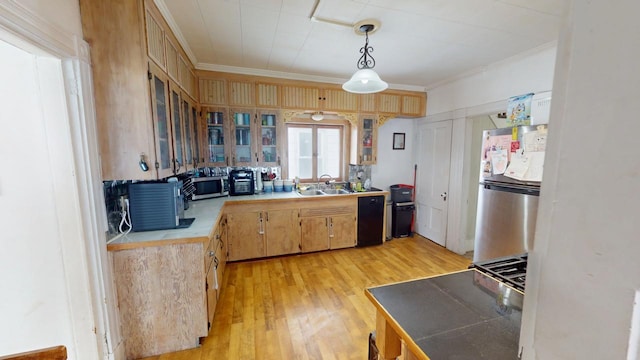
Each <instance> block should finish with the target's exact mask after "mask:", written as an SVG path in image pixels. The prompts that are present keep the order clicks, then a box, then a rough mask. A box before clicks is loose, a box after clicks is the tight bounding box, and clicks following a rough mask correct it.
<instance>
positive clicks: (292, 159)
mask: <svg viewBox="0 0 640 360" xmlns="http://www.w3.org/2000/svg"><path fill="white" fill-rule="evenodd" d="M342 133H343V127H342V126H335V125H303V124H292V125H288V127H287V135H288V136H287V138H288V147H287V148H288V152H289V169H288V170H289V171H288V174H289V177H290V178H293V177H296V176H298V177H299V178H300V179H301V180H307V181H317V180H318V178H319V177H320V176H321V175H324V174H328V175H330V176H331V177H332V178H334V179H342V169H343V166H342V161H343V160H342V159H343V156H342V154H343V152H342V151H343V150H342V143H343V141H342Z"/></svg>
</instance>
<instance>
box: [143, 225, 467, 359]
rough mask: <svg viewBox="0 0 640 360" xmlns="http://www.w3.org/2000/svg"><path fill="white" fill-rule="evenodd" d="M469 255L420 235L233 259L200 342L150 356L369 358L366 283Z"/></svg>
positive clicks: (423, 271) (447, 266)
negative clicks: (352, 246)
mask: <svg viewBox="0 0 640 360" xmlns="http://www.w3.org/2000/svg"><path fill="white" fill-rule="evenodd" d="M469 264H470V261H469V259H467V258H465V257H463V256H459V255H457V254H454V253H452V252H450V251H448V250H446V249H444V248H443V247H441V246H439V245H437V244H435V243H433V242H431V241H429V240H427V239H425V238H423V237H420V236H415V237H414V238H403V239H394V240H392V241H388V242H386V243H385V244H384V245H380V246H372V247H366V248H355V249H344V250H334V251H325V252H319V253H313V254H305V255H298V256H285V257H279V258H274V259H266V260H257V261H248V262H241V263H229V264H228V267H227V270H226V273H225V279H224V281H225V285H224V288H223V289H224V290H223V292H222V295H221V297H220V300H219V302H218V308H217V309H216V315H215V319H214V322H213V325H212V328H211V332H210V333H209V336H208V337H207V338H206V339H205V340H204V342H203V344H202V346H201V347H199V348H196V349H191V350H185V351H180V352H175V353H170V354H164V355H161V356H155V357H150V358H147V360H187V359H189V360H191V359H196V360H197V359H201V360H205V359H207V360H209V359H269V360H273V359H310V360H315V359H336V360H341V359H360V360H361V359H366V358H367V353H368V344H367V341H368V335H369V332H370V331H371V330H373V329H374V328H375V309H374V307H373V305H372V304H371V303H370V302H369V300H368V299H367V298H366V297H365V295H364V289H365V288H367V287H372V286H378V285H383V284H387V283H393V282H398V281H405V280H410V279H415V278H421V277H426V276H432V275H437V274H443V273H447V272H451V271H457V270H462V269H465V268H466V267H467V266H468V265H469Z"/></svg>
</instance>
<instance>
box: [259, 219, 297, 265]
mask: <svg viewBox="0 0 640 360" xmlns="http://www.w3.org/2000/svg"><path fill="white" fill-rule="evenodd" d="M265 216H266V222H265V224H266V225H265V230H266V231H265V237H266V243H267V252H266V255H267V256H277V255H286V254H295V253H298V252H300V211H299V210H298V209H281V210H268V211H266V212H265Z"/></svg>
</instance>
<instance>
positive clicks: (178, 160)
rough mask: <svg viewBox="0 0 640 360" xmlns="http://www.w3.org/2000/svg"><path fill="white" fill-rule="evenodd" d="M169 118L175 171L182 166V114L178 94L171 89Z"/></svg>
mask: <svg viewBox="0 0 640 360" xmlns="http://www.w3.org/2000/svg"><path fill="white" fill-rule="evenodd" d="M171 120H172V121H173V142H174V149H173V150H174V152H175V170H174V171H175V173H178V172H179V171H180V168H181V167H183V166H184V155H183V152H182V149H183V143H182V114H181V113H180V94H179V93H178V92H177V91H175V90H171Z"/></svg>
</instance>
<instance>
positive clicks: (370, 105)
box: [358, 94, 376, 113]
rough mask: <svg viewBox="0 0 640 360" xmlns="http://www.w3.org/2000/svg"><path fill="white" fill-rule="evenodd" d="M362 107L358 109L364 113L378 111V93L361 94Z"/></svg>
mask: <svg viewBox="0 0 640 360" xmlns="http://www.w3.org/2000/svg"><path fill="white" fill-rule="evenodd" d="M358 97H359V98H360V103H359V104H360V107H359V109H358V110H360V112H363V113H374V112H376V94H360V95H358Z"/></svg>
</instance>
